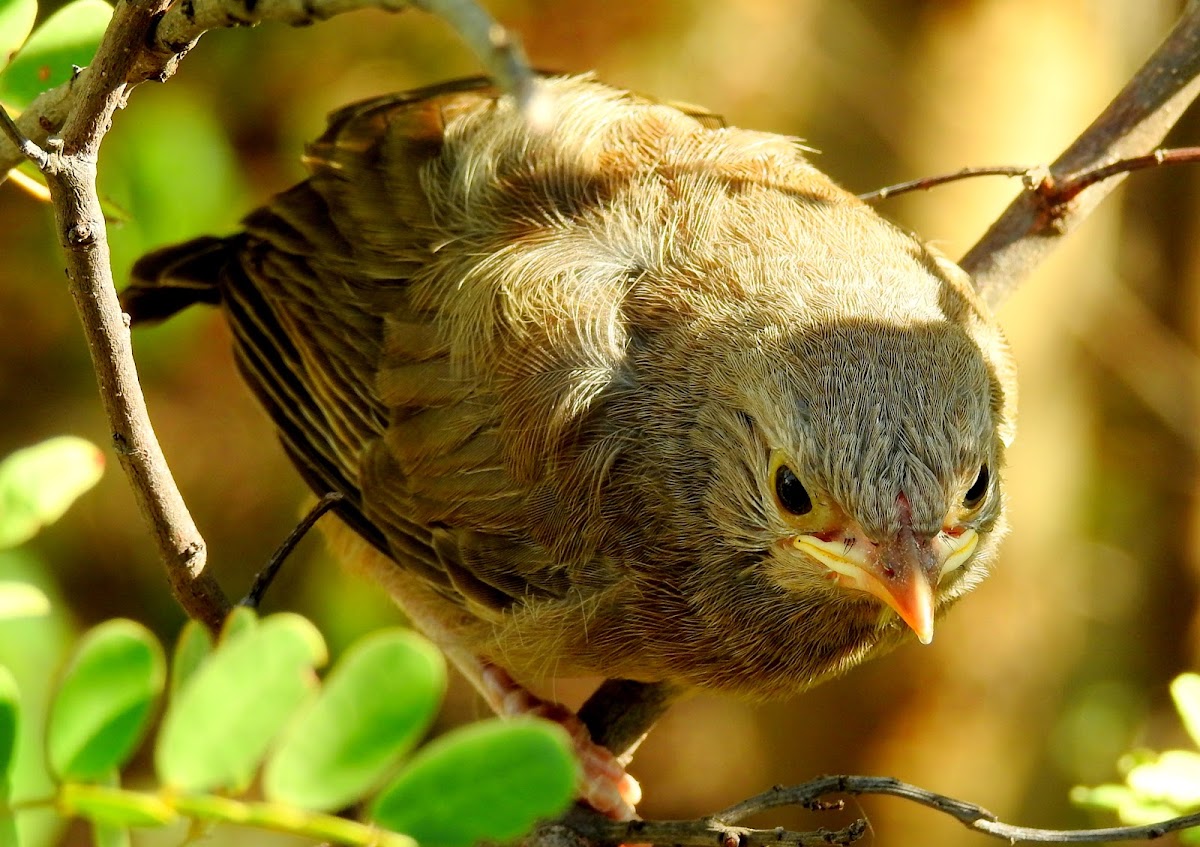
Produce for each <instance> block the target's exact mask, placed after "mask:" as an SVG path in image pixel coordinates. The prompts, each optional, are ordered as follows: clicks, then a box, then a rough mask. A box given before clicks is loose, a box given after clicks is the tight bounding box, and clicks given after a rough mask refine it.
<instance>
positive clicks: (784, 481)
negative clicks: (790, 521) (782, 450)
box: [775, 465, 813, 515]
mask: <svg viewBox="0 0 1200 847" xmlns="http://www.w3.org/2000/svg"><path fill="white" fill-rule="evenodd" d="M775 496H776V497H778V498H779V505H781V506H783V508H784V509H786V510H787V511H789V512H791V513H792V514H793V515H807V514H808V513H809V512H811V511H812V507H813V504H812V498H811V497H809V496H808V492H807V491H805V490H804V486H803V485H802V484H801V482H800V480H799V478H798V477H797V476H796V474H795V473H794V472H793V471H792V469H791V468H789V467H788V466H787V465H780V466H779V467H778V468H776V470H775Z"/></svg>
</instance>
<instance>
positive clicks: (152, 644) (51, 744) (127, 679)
mask: <svg viewBox="0 0 1200 847" xmlns="http://www.w3.org/2000/svg"><path fill="white" fill-rule="evenodd" d="M166 665H167V663H166V660H165V659H164V658H163V651H162V646H161V645H160V644H159V643H158V640H157V639H156V638H155V637H154V636H153V635H152V634H151V633H150V632H149V631H148V630H147V629H146V628H145V627H143V626H142V625H141V624H138V623H134V622H133V621H129V620H121V619H118V620H111V621H107V622H105V623H102V624H100V625H99V626H97V627H96V628H94V629H92V630H91V631H90V632H88V633H87V634H85V635H84V637H83V640H82V641H81V642H80V644H79V647H78V648H77V649H76V651H75V655H74V656H73V657H72V658H71V661H70V662H69V663H68V665H67V669H66V671H65V673H64V674H63V678H62V682H61V683H60V684H59V688H58V692H57V694H56V695H55V698H54V702H53V703H52V704H51V707H50V719H49V723H48V725H47V728H46V751H47V754H48V757H49V760H50V767H51V768H52V769H53V770H54V772H55V773H57V774H58V775H59V777H60V778H62V779H64V780H81V781H88V780H98V779H101V778H104V777H105V776H107V775H108V774H110V773H111V772H113V771H115V770H117V769H119V768H120V767H121V765H123V764H124V763H125V761H126V760H127V759H128V758H129V756H130V755H131V754H132V753H133V751H134V749H135V748H136V747H137V744H138V742H139V741H140V740H141V738H142V735H143V733H144V732H145V730H146V727H147V725H148V724H149V722H150V718H151V715H152V711H153V708H154V704H155V702H156V701H157V699H158V697H159V695H161V694H162V690H163V686H164V685H165V684H166V677H167V669H166Z"/></svg>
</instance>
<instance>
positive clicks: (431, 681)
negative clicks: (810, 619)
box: [263, 630, 446, 811]
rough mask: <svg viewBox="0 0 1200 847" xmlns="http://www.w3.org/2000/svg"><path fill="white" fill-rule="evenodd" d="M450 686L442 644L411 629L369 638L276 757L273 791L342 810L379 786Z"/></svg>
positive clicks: (269, 781) (280, 797)
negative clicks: (433, 642) (436, 645)
mask: <svg viewBox="0 0 1200 847" xmlns="http://www.w3.org/2000/svg"><path fill="white" fill-rule="evenodd" d="M445 690H446V663H445V660H444V659H443V658H442V654H441V653H440V652H438V650H437V648H436V647H434V646H433V645H432V644H430V643H429V642H428V641H426V640H425V639H424V638H421V637H420V636H419V635H417V634H416V633H413V632H409V631H406V630H389V631H385V632H380V633H377V634H375V635H371V636H369V637H367V638H364V639H363V640H362V641H360V642H359V643H358V644H356V645H355V646H354V647H353V648H352V649H351V650H349V651H348V652H347V653H346V655H345V656H344V657H343V658H342V660H341V661H340V662H339V663H338V665H337V667H335V668H334V670H333V672H332V673H331V674H330V675H329V678H328V679H327V680H326V681H325V684H324V686H323V689H322V691H321V695H320V696H319V697H318V698H317V699H316V700H315V701H314V702H313V703H312V705H311V706H310V707H309V708H307V709H306V710H305V711H304V712H303V713H302V714H301V715H300V716H299V718H298V719H297V720H296V721H295V722H294V723H293V724H292V725H291V726H290V727H289V729H288V732H287V734H286V735H285V736H284V738H283V741H282V743H281V744H280V746H279V748H278V749H277V751H276V752H275V754H274V755H273V756H272V757H271V758H270V759H269V760H268V762H267V767H266V770H265V772H264V774H263V787H264V790H265V792H266V795H267V797H268V798H270V799H272V800H275V801H278V802H281V803H287V804H290V805H294V806H299V807H301V808H304V809H312V810H314V811H328V810H333V809H340V808H342V807H344V806H346V805H349V804H350V803H352V802H354V801H355V800H358V799H360V798H362V797H363V795H365V794H366V793H367V792H368V791H369V790H370V789H371V788H373V787H375V786H377V785H378V784H379V783H380V782H381V781H382V780H383V779H384V778H385V777H386V776H387V774H388V772H389V771H390V770H391V769H392V768H393V767H394V766H395V764H396V762H397V761H399V759H400V757H401V756H403V755H404V754H405V753H407V752H408V751H409V750H411V749H412V748H413V747H414V746H415V745H416V743H417V741H419V740H420V738H421V736H422V735H424V734H425V732H426V730H428V729H429V725H430V723H431V722H432V721H433V717H434V715H436V714H437V710H438V706H439V705H440V704H441V701H442V695H443V694H444V693H445Z"/></svg>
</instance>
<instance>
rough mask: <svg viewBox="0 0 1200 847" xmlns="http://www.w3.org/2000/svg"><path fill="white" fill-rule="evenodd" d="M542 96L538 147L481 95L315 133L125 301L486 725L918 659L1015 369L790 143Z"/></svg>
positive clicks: (1009, 407) (339, 122) (592, 764)
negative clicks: (266, 436) (240, 220)
mask: <svg viewBox="0 0 1200 847" xmlns="http://www.w3.org/2000/svg"><path fill="white" fill-rule="evenodd" d="M541 96H542V98H543V112H544V118H543V120H542V121H540V122H539V123H536V124H530V122H529V121H527V120H526V119H525V117H524V116H522V114H520V113H519V112H518V111H517V109H516V108H515V107H514V105H513V103H512V102H511V100H510V99H509V98H507V97H502V96H499V95H498V93H497V92H496V91H495V90H494V89H492V88H490V87H488V86H487V85H486V84H485V83H482V82H479V81H465V82H459V83H452V84H448V85H444V86H440V87H436V88H431V89H426V90H423V91H418V92H414V93H410V94H404V95H394V96H387V97H381V98H378V99H375V100H370V101H367V102H364V103H360V104H358V105H354V106H351V107H349V108H347V109H344V110H342V111H340V112H338V113H336V114H334V115H333V116H332V118H331V121H330V126H329V129H328V130H327V131H326V133H325V134H324V135H323V136H322V137H321V138H320V139H319V140H318V141H316V142H315V143H314V144H312V145H311V146H310V147H309V148H308V152H307V155H306V157H305V161H306V163H307V165H308V167H309V170H310V172H311V176H310V177H309V178H308V179H307V180H305V181H304V182H303V183H301V184H299V185H297V186H296V187H294V188H292V189H290V190H288V191H286V192H284V193H282V194H280V195H279V196H277V197H276V198H274V200H272V201H271V202H270V203H269V204H268V205H267V206H265V207H263V208H261V209H259V210H258V211H256V212H254V213H252V214H251V215H250V216H249V217H248V218H247V219H246V220H245V228H244V230H243V231H241V232H238V233H236V234H234V235H231V236H228V237H224V238H200V239H197V240H195V241H192V242H189V243H186V244H183V245H180V246H177V247H171V248H167V249H165V250H161V251H159V252H156V253H153V254H151V255H149V256H147V257H145V258H144V259H143V260H142V261H141V262H140V263H139V264H138V266H137V268H136V269H135V277H136V279H135V281H134V283H133V285H132V286H131V287H130V288H129V289H128V290H127V291H126V292H125V294H124V300H123V302H124V305H125V308H126V309H127V310H128V312H129V313H130V314H131V315H132V317H133V318H134V319H135V320H145V319H156V318H161V317H165V316H167V315H169V314H170V313H172V312H174V311H176V310H178V309H180V308H183V307H184V306H186V305H188V304H190V303H193V302H209V303H219V304H220V306H221V308H222V310H223V312H224V314H225V317H226V319H227V320H228V321H229V324H230V326H231V328H232V330H233V336H234V342H235V348H236V356H237V361H238V364H239V366H240V368H241V371H242V373H243V375H244V376H245V378H246V380H247V382H248V383H249V384H250V387H251V388H252V389H253V390H254V392H255V394H256V395H257V396H258V398H259V400H260V401H261V402H262V404H263V406H264V407H265V408H266V409H267V411H268V413H269V414H270V415H271V417H272V419H273V420H274V422H275V425H276V427H277V428H278V431H279V436H280V438H281V439H282V442H283V445H284V447H285V449H286V450H287V452H288V454H289V455H290V456H291V458H292V460H293V461H294V462H295V464H296V466H297V467H298V468H299V470H300V472H301V474H302V475H303V476H304V478H305V479H306V480H307V482H308V484H309V485H310V486H311V487H312V489H313V490H314V491H315V492H317V493H319V494H320V493H325V492H330V491H336V492H341V493H342V494H343V495H345V497H346V500H345V502H344V504H343V506H342V507H341V508H340V510H339V512H338V517H339V518H340V522H336V523H337V525H336V526H334V527H332V528H331V529H330V530H329V535H330V536H331V537H332V540H333V542H334V545H335V547H336V548H337V549H338V550H339V551H340V552H341V554H342V555H343V556H344V557H345V558H346V559H347V560H348V561H351V562H353V563H355V565H356V566H357V567H360V568H364V569H366V570H367V571H369V572H370V573H371V574H372V576H373V577H374V578H375V579H377V580H378V581H379V582H380V583H382V584H383V585H384V586H385V587H386V588H387V589H388V590H389V591H390V592H391V593H392V595H393V596H394V597H395V598H396V600H397V601H398V602H399V604H400V605H401V606H402V607H403V608H404V610H405V611H406V612H407V614H408V615H409V616H410V617H411V618H412V620H413V621H414V622H415V623H416V624H417V625H418V626H419V627H420V628H422V629H423V630H424V631H425V632H426V633H427V634H428V635H429V636H430V637H432V638H433V639H434V640H435V641H437V642H438V643H439V644H441V645H442V646H443V647H444V648H445V649H446V650H447V652H448V653H449V655H450V656H451V657H452V658H453V659H454V660H455V662H456V663H457V664H458V665H459V667H460V668H461V669H462V670H463V671H464V673H466V675H467V676H468V677H470V678H471V679H472V680H473V681H474V682H475V683H476V684H477V685H478V686H479V687H480V688H481V690H482V691H484V693H485V695H486V696H487V697H488V699H489V700H490V701H491V702H492V704H493V705H494V706H495V707H496V708H497V709H500V710H505V711H512V710H520V709H526V708H529V709H538V710H541V711H543V712H546V713H550V712H553V711H555V710H554V709H553V708H551V707H549V706H547V705H546V704H542V703H540V702H539V701H537V700H536V698H533V697H532V696H531V695H528V694H527V693H525V692H524V690H523V689H522V688H521V687H520V685H519V684H518V682H519V681H529V680H533V679H535V678H538V677H546V676H563V675H580V674H598V675H601V676H604V677H606V678H609V679H623V680H633V681H638V682H642V683H650V684H653V685H654V686H656V688H655V690H656V691H657V692H658V694H659V699H660V700H664V701H665V700H667V699H670V697H671V696H674V695H677V694H680V693H684V692H686V691H688V690H691V689H697V688H707V689H716V690H721V691H727V692H730V693H732V694H736V695H742V696H748V697H756V698H763V697H773V696H782V695H787V694H792V693H795V692H798V691H802V690H804V689H806V688H809V687H810V686H812V685H815V684H817V683H818V682H820V681H822V680H824V679H826V678H828V677H830V676H833V675H835V674H838V673H841V672H843V671H845V670H847V669H848V668H850V667H852V666H854V665H855V664H857V663H858V662H860V661H862V660H863V659H865V658H867V657H868V656H870V655H872V654H875V653H878V652H880V651H882V650H885V649H887V648H890V647H892V646H894V645H895V644H897V643H899V642H900V641H901V640H902V639H903V638H904V637H905V635H906V633H909V632H911V633H914V634H915V636H916V637H917V638H918V639H919V640H921V641H922V642H928V641H929V640H930V639H931V638H932V636H933V627H934V620H935V619H936V617H937V616H938V615H940V614H941V613H942V612H943V611H945V609H946V608H947V607H948V606H950V605H951V604H952V603H953V602H954V601H956V600H957V599H958V598H959V597H961V596H962V595H963V594H964V593H966V592H967V591H969V590H970V589H971V588H972V587H973V586H974V585H976V584H977V583H978V582H979V581H980V579H982V578H983V576H984V575H985V573H986V569H987V565H988V562H989V561H990V560H991V559H992V557H993V555H994V552H995V549H996V544H997V542H998V541H999V538H1000V535H1001V533H1002V528H1003V495H1002V492H1001V484H1000V475H999V470H1000V468H1001V465H1002V464H1003V456H1004V449H1005V446H1006V445H1007V444H1008V443H1009V441H1010V440H1011V438H1012V435H1013V423H1014V403H1015V387H1014V383H1013V369H1012V364H1011V361H1010V358H1009V354H1008V351H1007V349H1006V346H1005V342H1004V340H1003V338H1002V336H1001V334H1000V332H999V330H998V329H997V327H996V325H995V322H994V321H993V319H992V317H991V316H990V315H989V314H988V313H987V311H986V309H985V307H984V306H983V305H982V304H981V302H980V300H979V298H978V297H977V296H976V294H975V292H974V291H973V289H972V287H971V283H970V280H969V279H968V278H967V277H966V275H965V274H964V273H963V272H962V271H961V270H959V269H958V268H957V267H956V266H955V265H953V264H952V263H951V262H949V261H947V260H946V259H944V258H942V257H941V256H939V255H937V254H936V253H933V252H931V251H930V250H929V249H927V248H926V247H925V246H923V245H922V243H921V242H920V241H918V240H916V239H915V238H913V237H912V236H910V235H908V234H906V233H905V232H902V231H901V230H899V229H897V228H896V227H895V226H893V225H892V224H890V223H888V222H886V221H884V220H883V219H882V218H880V217H879V216H878V215H877V214H875V212H873V211H872V210H871V209H870V208H868V207H867V206H866V205H864V204H863V203H861V202H859V201H858V200H857V199H856V198H855V197H853V196H852V195H850V194H848V193H847V192H845V191H843V190H842V189H840V188H838V187H837V186H835V185H834V184H833V183H832V182H831V181H830V180H829V179H828V178H827V177H826V176H825V175H824V174H822V173H821V172H820V171H818V170H817V169H816V168H814V167H813V166H812V165H811V164H809V162H808V161H807V160H806V159H805V157H804V155H803V153H802V151H801V148H800V147H799V146H798V145H797V143H796V141H795V140H794V139H790V138H785V137H781V136H778V135H771V134H766V133H761V132H751V131H747V130H742V129H733V128H724V127H722V126H721V125H720V121H719V120H718V119H716V118H715V117H713V116H712V115H709V114H707V113H704V112H702V111H700V110H697V109H693V108H690V107H688V108H677V107H672V106H668V105H663V104H661V103H657V102H654V101H651V100H649V99H646V98H643V97H640V96H636V95H633V94H630V93H628V92H625V91H620V90H617V89H613V88H609V87H607V86H604V85H601V84H599V83H597V82H595V81H593V80H591V79H589V78H580V77H573V78H561V79H551V80H546V81H544V82H543V83H542V94H541ZM514 680H516V681H514ZM577 734H578V730H577ZM580 745H581V748H582V749H583V750H584V752H585V762H586V763H587V765H588V770H589V773H590V775H591V777H592V779H591V781H590V783H589V786H588V788H587V789H586V792H585V793H586V795H587V797H588V799H589V800H590V801H591V802H592V803H593V804H594V805H596V806H597V807H599V808H602V809H603V810H605V811H608V812H609V813H611V814H615V815H628V814H631V811H632V810H631V808H630V804H631V801H636V784H635V783H633V782H632V781H631V780H630V779H628V778H627V777H625V776H623V775H622V774H621V772H620V770H619V769H618V768H616V767H614V766H613V763H612V762H611V761H608V760H606V758H605V756H604V754H603V753H601V752H599V751H598V750H596V749H595V748H589V745H588V743H587V742H586V741H581V742H580Z"/></svg>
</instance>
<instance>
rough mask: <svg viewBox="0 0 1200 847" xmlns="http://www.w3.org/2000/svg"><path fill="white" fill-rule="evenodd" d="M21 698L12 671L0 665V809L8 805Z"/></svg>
mask: <svg viewBox="0 0 1200 847" xmlns="http://www.w3.org/2000/svg"><path fill="white" fill-rule="evenodd" d="M20 714H21V700H20V695H19V692H18V691H17V680H16V678H15V677H14V676H13V675H12V671H10V670H9V669H8V668H6V667H4V665H0V809H4V808H5V807H6V806H7V805H8V788H9V785H10V784H11V782H10V780H11V779H12V772H13V763H14V762H15V761H16V758H17V756H16V753H17V726H18V724H17V721H18V719H19V718H20Z"/></svg>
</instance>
